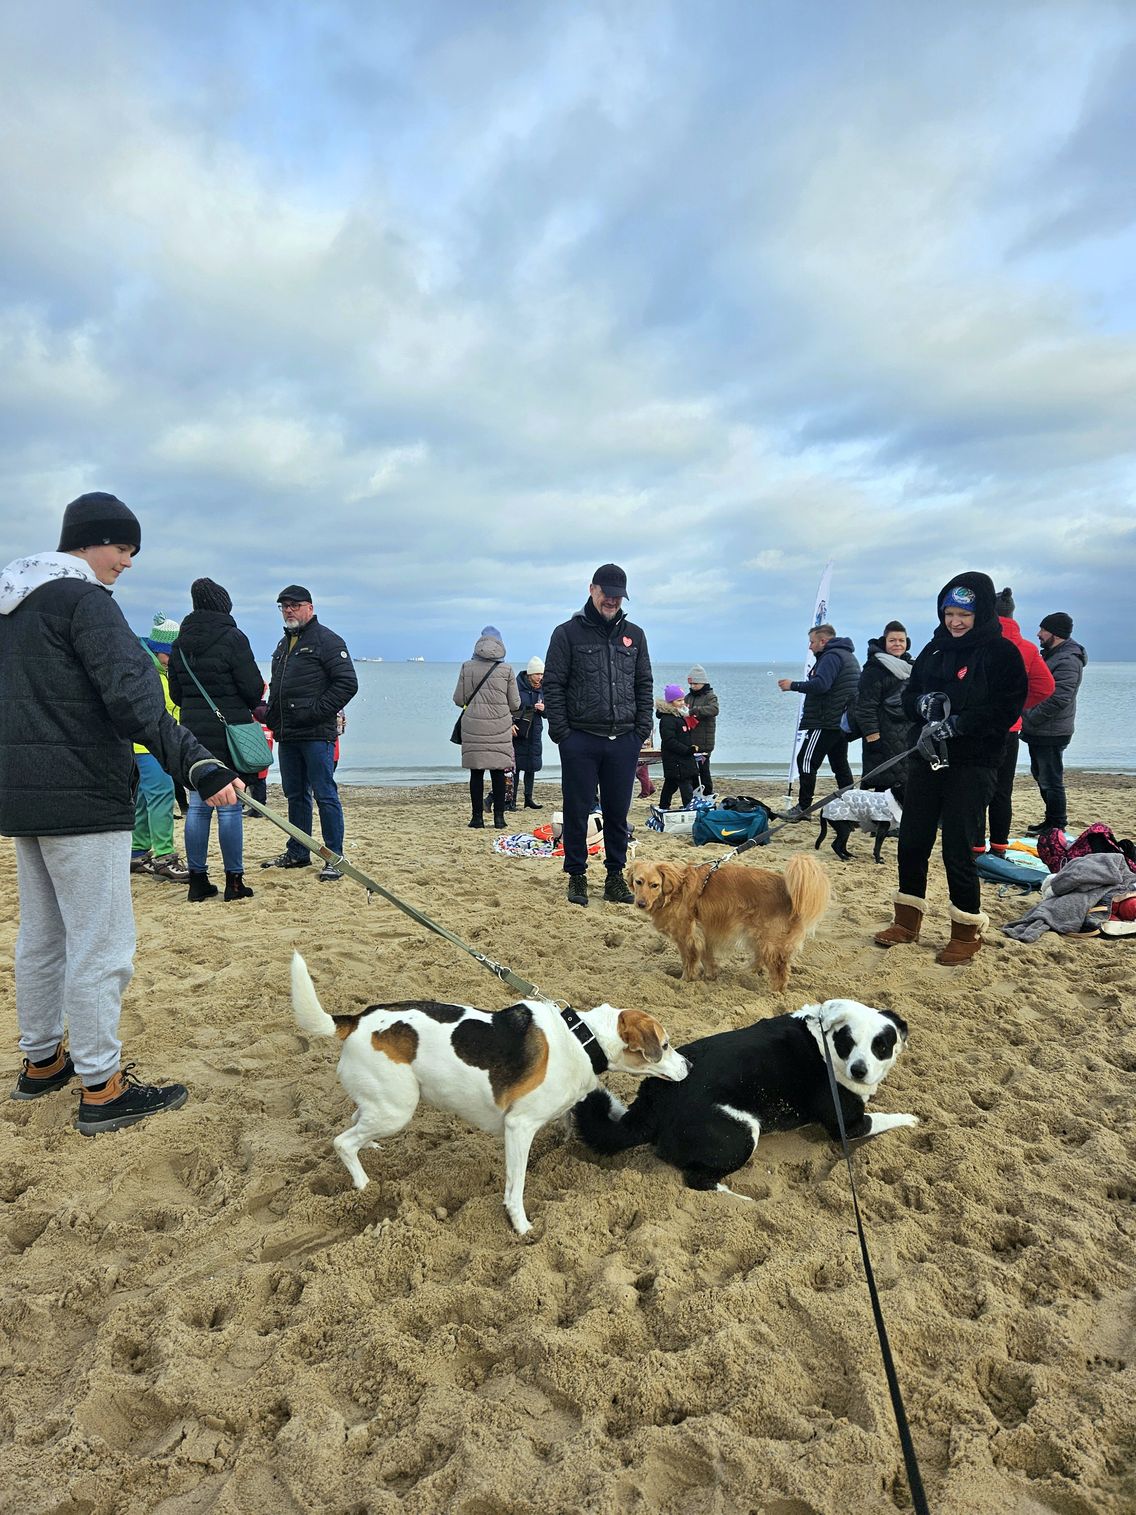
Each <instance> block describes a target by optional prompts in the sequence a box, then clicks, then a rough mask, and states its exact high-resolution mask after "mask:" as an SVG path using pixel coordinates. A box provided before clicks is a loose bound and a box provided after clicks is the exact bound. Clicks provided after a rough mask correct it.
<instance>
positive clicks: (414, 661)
mask: <svg viewBox="0 0 1136 1515" xmlns="http://www.w3.org/2000/svg"><path fill="white" fill-rule="evenodd" d="M406 661H407V662H408V663H424V662H425V661H426V659H425V658H407V660H406Z"/></svg>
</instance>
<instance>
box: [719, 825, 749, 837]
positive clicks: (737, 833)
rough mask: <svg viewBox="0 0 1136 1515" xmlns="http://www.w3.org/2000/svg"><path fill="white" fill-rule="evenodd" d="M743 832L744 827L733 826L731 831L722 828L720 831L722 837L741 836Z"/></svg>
mask: <svg viewBox="0 0 1136 1515" xmlns="http://www.w3.org/2000/svg"><path fill="white" fill-rule="evenodd" d="M744 830H745V827H744V826H735V827H734V828H733V830H732V831H727V830H726V829H725V828H724V827H723V829H722V835H723V836H741V834H742V832H743V831H744Z"/></svg>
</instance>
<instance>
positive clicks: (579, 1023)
mask: <svg viewBox="0 0 1136 1515" xmlns="http://www.w3.org/2000/svg"><path fill="white" fill-rule="evenodd" d="M240 798H241V801H242V803H244V804H246V805H250V806H251V807H252V808H253V809H254V810H255V811H256V812H257V814H258V815H263V816H264V817H265V818H266V820H270V821H272V822H273V824H274V825H276V826H279V827H280V829H281V831H286V832H287V833H288V835H289V836H292V837H295V839H296V841H298V842H299V843H301V845H302V846H304V847H306V848H307V849H308V851H309V852H314V853H315V854H316V856H317V857H322V858H323V859H324V861H325V862H327V863H330V864H331V866H332V867H333V868H337V869H338V870H339V872H340V873H345V874H346V875H347V877H348V878H351V879H354V880H355V882H356V883H357V884H362V886H363V888H364V889H365V890H366V891H367V893H368V894H369V895H370V894H378V895H380V896H381V897H382V898H383V899H385V900H386V901H387V902H388V903H389V904H391V905H393V906H394V907H395V909H396V910H401V911H402V913H403V914H404V915H409V916H410V918H411V920H412V921H417V922H418V924H419V925H420V926H425V928H426V930H427V931H432V932H433V933H434V935H435V936H440V937H442V938H443V939H444V940H445V941H447V942H449V943H450V944H451V945H452V946H454V947H459V948H460V949H461V950H462V952H468V953H469V955H470V957H472V958H473V959H474V961H475V962H478V963H480V964H481V966H482V967H483V968H487V969H488V970H489V972H490V973H492V974H493V976H494V978H499V979H500V980H501V982H502V983H503V984H508V986H509V988H510V989H514V990H516V992H517V993H518V994H519V995H520V996H521V998H522V999H538V1000H543V1001H544V1003H545V1004H546V1005H555V1006H556V1008H557V1009H558V1010H559V1011H560V1014H561V1017H562V1018H563V1020H564V1023H565V1025H566V1026H567V1027H568V1029H569V1031H571V1033H572V1035H573V1036H574V1037H575V1038H576V1040H577V1041H578V1042H579V1043H580V1045H581V1046H582V1047H583V1049H584V1051H585V1052H586V1053H587V1054H588V1060H589V1061H590V1062H591V1065H592V1067H593V1069H594V1070H595V1071H596V1073H603V1072H604V1071H605V1070H606V1068H607V1066H608V1061H607V1054H606V1053H605V1052H604V1050H603V1048H602V1047H601V1046H600V1044H599V1042H597V1041H596V1039H595V1037H594V1036H593V1035H592V1032H591V1030H590V1029H589V1027H588V1025H587V1023H586V1022H585V1021H583V1020H582V1019H581V1018H580V1016H579V1015H577V1013H576V1011H575V1010H573V1009H572V1006H571V1005H568V1004H565V1003H564V1001H563V1000H558V999H553V998H552V996H551V995H549V994H545V993H544V992H543V990H541V989H538V988H537V986H536V985H535V984H530V983H529V981H528V979H527V978H522V977H521V976H520V974H519V973H514V972H513V970H512V968H506V967H505V965H504V963H498V962H495V961H494V959H493V958H491V957H487V956H486V955H485V953H484V952H478V950H477V948H476V947H471V946H469V945H468V943H466V942H463V941H462V939H461V937H460V936H455V935H454V933H453V932H452V931H447V930H446V928H445V926H439V925H438V922H437V921H432V920H431V919H430V917H429V916H428V915H424V914H423V913H422V911H421V910H417V909H416V908H415V907H414V906H413V905H408V904H407V903H406V901H405V900H400V899H399V897H398V895H397V894H392V893H391V892H390V890H389V889H384V888H383V886H382V885H381V884H376V883H375V881H374V879H372V878H368V877H367V875H366V874H365V873H363V872H362V870H361V869H359V868H356V867H355V865H354V864H353V863H349V862H348V861H347V859H346V858H345V857H342V856H340V855H339V854H338V853H336V852H334V851H333V850H332V849H331V848H330V847H324V846H322V845H321V844H320V843H319V842H317V841H316V839H315V837H314V836H309V835H308V834H307V832H306V831H301V830H300V828H299V826H293V825H292V822H291V821H289V820H285V818H284V817H283V816H282V815H277V814H276V812H275V811H274V810H269V808H268V806H267V805H262V804H261V802H260V801H259V800H257V799H253V797H252V795H251V794H249V792H248V790H247V789H243V790H241V794H240Z"/></svg>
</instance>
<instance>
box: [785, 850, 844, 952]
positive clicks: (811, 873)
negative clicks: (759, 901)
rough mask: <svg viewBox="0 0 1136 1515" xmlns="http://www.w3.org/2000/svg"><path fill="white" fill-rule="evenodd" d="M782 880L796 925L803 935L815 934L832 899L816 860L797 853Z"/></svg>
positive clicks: (829, 886) (790, 861)
mask: <svg viewBox="0 0 1136 1515" xmlns="http://www.w3.org/2000/svg"><path fill="white" fill-rule="evenodd" d="M784 877H785V888H786V889H787V890H788V891H789V899H790V902H791V903H792V906H793V915H794V917H795V918H796V920H797V923H798V924H799V926H800V927H801V929H802V931H805V932H810V931H813V930H815V928H816V926H817V923H818V922H819V921H820V919H821V917H822V916H823V915H824V912H825V911H826V910H827V909H828V906H829V902H830V900H831V899H832V886H831V884H830V883H829V882H828V875H827V874H826V873H825V871H824V869H823V868H822V867H821V865H820V864H819V863H818V862H817V860H816V858H815V857H809V856H808V854H807V853H804V852H798V853H797V855H796V856H795V857H791V858H790V859H789V865H788V867H787V868H786V869H785V875H784Z"/></svg>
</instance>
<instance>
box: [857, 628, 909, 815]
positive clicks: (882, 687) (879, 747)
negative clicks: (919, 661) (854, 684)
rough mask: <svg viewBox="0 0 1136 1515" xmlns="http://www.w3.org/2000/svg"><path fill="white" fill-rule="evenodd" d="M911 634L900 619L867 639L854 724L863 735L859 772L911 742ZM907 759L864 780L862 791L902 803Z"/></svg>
mask: <svg viewBox="0 0 1136 1515" xmlns="http://www.w3.org/2000/svg"><path fill="white" fill-rule="evenodd" d="M910 647H911V638H910V637H909V636H908V635H907V628H906V627H905V626H904V625H903V624H902V623H901V622H899V621H889V622H888V623H887V625H886V626H885V627H884V629H883V635H882V636H880V637H873V638H872V640H871V641H870V642H869V643H868V658H867V661H866V662H865V664H864V667H863V671H862V672H861V674H860V683H859V687H858V688H857V690H856V706H855V712H856V725H857V726H858V727H859V730H860V735H861V736H862V737H863V739H864V756H863V764H862V766H863V771H864V773H871V771H872V769H873V768H878V767H879V766H880V764H881V763H886V762H888V761H889V759H891V758H894V757H897V756H898V755H899V753H901V752H904V751H906V749H907V748H908V747H909V746H910V745H911V744H910V742H908V740H907V729H908V727H909V725H910V724H911V723H910V721H909V720H908V719H907V716H906V715H905V714H904V712H903V691H904V688H905V687H906V685H907V681H908V679H909V678H910V677H911V653H910V651H909V648H910ZM906 782H907V763H906V762H902V763H896V764H895V765H894V767H891V768H887V769H885V770H884V772H883V773H881V774H880V776H879V778H877V779H872V780H870V781H869V782H868V783H866V784H863V785H862V787H863V788H865V789H876V790H884V789H890V790H891V792H892V793H893V794H894V795H895V797H896V799H897V800H898V801H899V803H900V804H901V805H902V804H903V791H904V786H905V785H906Z"/></svg>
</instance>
